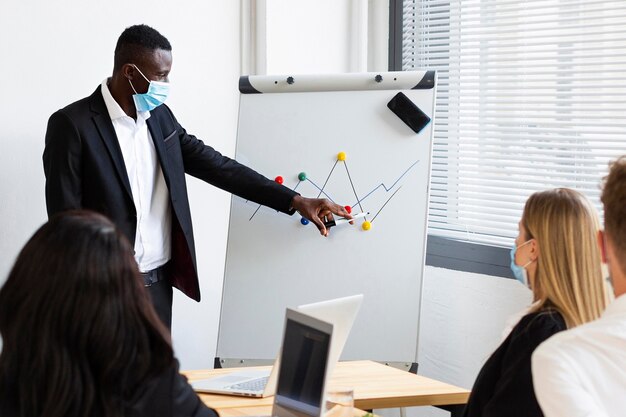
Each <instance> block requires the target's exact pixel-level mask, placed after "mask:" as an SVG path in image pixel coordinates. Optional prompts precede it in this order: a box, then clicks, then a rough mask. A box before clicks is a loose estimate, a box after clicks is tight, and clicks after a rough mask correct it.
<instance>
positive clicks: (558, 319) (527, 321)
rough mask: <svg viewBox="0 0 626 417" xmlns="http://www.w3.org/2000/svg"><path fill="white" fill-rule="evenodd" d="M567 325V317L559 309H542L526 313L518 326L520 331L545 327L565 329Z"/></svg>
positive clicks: (557, 329)
mask: <svg viewBox="0 0 626 417" xmlns="http://www.w3.org/2000/svg"><path fill="white" fill-rule="evenodd" d="M566 328H567V325H566V324H565V319H564V318H563V316H562V315H561V313H559V312H558V311H556V310H554V309H542V310H539V311H533V312H531V313H528V314H526V315H525V316H524V317H522V319H521V320H520V321H519V323H518V325H517V326H516V330H517V331H518V332H524V331H530V330H533V329H534V330H536V329H545V330H548V331H549V330H554V331H561V330H565V329H566Z"/></svg>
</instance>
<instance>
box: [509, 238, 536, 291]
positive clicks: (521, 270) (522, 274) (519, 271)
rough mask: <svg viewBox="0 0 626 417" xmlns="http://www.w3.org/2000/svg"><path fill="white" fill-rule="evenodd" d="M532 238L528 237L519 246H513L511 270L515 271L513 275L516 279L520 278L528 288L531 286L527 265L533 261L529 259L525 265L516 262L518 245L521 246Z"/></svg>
mask: <svg viewBox="0 0 626 417" xmlns="http://www.w3.org/2000/svg"><path fill="white" fill-rule="evenodd" d="M531 240H532V239H528V240H527V241H526V242H524V243H522V244H521V245H519V246H517V245H515V244H513V247H512V248H511V271H513V276H515V279H516V280H518V281H519V282H521V283H522V284H524V285H525V286H526V287H528V288H530V284H529V282H528V272H526V267H527V266H528V265H530V264H531V263H532V262H533V261H528V262H527V263H526V264H525V265H524V266H519V265H518V264H516V263H515V253H516V252H517V248H518V247H520V248H521V247H522V246H524V245H526V244H527V243H528V242H530V241H531Z"/></svg>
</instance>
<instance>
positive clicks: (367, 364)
mask: <svg viewBox="0 0 626 417" xmlns="http://www.w3.org/2000/svg"><path fill="white" fill-rule="evenodd" d="M263 368H266V369H267V368H268V367H256V369H263ZM250 369H254V368H250ZM232 371H233V369H232V368H231V369H210V370H203V371H187V372H183V373H184V374H185V375H186V376H187V378H189V380H190V381H195V380H198V379H205V378H210V377H214V376H217V375H221V374H224V373H227V372H232ZM328 385H329V386H328V389H333V388H334V387H351V388H353V389H354V407H355V408H358V409H362V410H373V409H375V408H399V407H414V406H429V405H430V406H436V407H440V408H444V409H447V410H449V411H451V412H452V415H453V416H455V415H457V414H458V413H460V411H461V410H462V405H463V404H465V403H467V399H468V398H469V394H470V392H469V391H468V390H466V389H464V388H459V387H456V386H454V385H450V384H446V383H444V382H440V381H437V380H434V379H430V378H426V377H423V376H420V375H415V374H412V373H410V372H406V371H402V370H400V369H396V368H392V367H390V366H385V365H382V364H380V363H377V362H372V361H348V362H339V363H338V364H337V366H336V367H335V371H334V374H333V376H332V377H331V378H330V381H329V382H328ZM199 395H200V398H201V399H202V401H204V403H205V404H207V405H208V406H209V407H212V408H215V409H216V410H218V411H219V413H220V415H221V416H223V417H237V416H247V415H268V414H269V413H270V412H271V405H272V403H273V401H274V397H267V398H247V397H237V396H230V395H218V394H199ZM261 410H265V412H263V413H261V412H259V411H261Z"/></svg>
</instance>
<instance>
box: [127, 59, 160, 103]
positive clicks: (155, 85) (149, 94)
mask: <svg viewBox="0 0 626 417" xmlns="http://www.w3.org/2000/svg"><path fill="white" fill-rule="evenodd" d="M132 65H133V66H134V67H135V68H136V69H137V71H139V74H141V76H142V77H143V78H145V79H146V81H148V91H146V92H145V93H143V94H139V93H137V90H135V87H134V86H133V83H132V82H131V81H130V80H128V82H129V83H130V87H131V88H132V89H133V91H134V92H135V94H133V101H134V102H135V108H136V109H137V111H152V110H154V109H156V108H157V107H159V106H160V105H161V104H163V103H165V100H167V96H168V95H169V93H170V83H164V82H161V81H150V80H149V79H148V78H147V77H146V76H145V75H143V72H141V70H140V69H139V68H137V65H135V64H132Z"/></svg>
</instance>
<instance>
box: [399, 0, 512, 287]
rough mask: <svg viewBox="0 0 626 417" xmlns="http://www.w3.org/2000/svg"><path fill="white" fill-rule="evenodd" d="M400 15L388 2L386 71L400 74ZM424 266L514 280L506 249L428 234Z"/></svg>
mask: <svg viewBox="0 0 626 417" xmlns="http://www.w3.org/2000/svg"><path fill="white" fill-rule="evenodd" d="M402 12H403V0H389V71H402V29H403V22H402V20H403V19H402V17H403V13H402ZM429 188H430V186H429ZM426 265H428V266H433V267H437V268H445V269H451V270H455V271H462V272H472V273H476V274H483V275H489V276H495V277H502V278H507V279H514V277H513V273H512V272H511V268H510V257H509V249H508V248H504V247H501V246H493V245H484V244H480V243H474V242H464V241H459V240H456V239H451V238H446V237H441V236H434V235H431V234H428V236H427V244H426Z"/></svg>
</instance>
